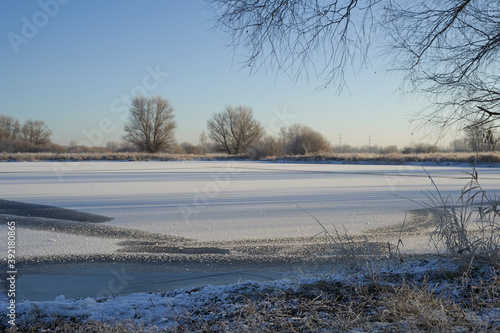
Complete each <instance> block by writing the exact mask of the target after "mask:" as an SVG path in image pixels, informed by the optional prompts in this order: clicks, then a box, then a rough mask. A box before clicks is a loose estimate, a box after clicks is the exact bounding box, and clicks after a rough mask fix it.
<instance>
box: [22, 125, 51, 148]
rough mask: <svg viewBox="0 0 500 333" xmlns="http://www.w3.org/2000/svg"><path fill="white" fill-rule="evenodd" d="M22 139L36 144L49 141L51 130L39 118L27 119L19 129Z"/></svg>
mask: <svg viewBox="0 0 500 333" xmlns="http://www.w3.org/2000/svg"><path fill="white" fill-rule="evenodd" d="M21 132H22V138H23V140H24V141H27V142H31V143H33V144H34V145H36V146H41V145H45V144H48V143H50V136H51V135H52V131H51V130H50V129H49V128H48V127H47V125H46V124H45V123H44V122H43V121H40V120H33V119H28V120H26V122H25V123H24V124H23V127H22V129H21Z"/></svg>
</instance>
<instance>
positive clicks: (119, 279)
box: [96, 268, 135, 298]
mask: <svg viewBox="0 0 500 333" xmlns="http://www.w3.org/2000/svg"><path fill="white" fill-rule="evenodd" d="M111 275H112V276H113V277H112V278H111V279H110V280H109V282H108V285H107V288H103V289H101V290H99V291H98V292H97V295H96V296H97V298H107V297H113V296H116V295H118V294H120V293H122V292H123V291H124V290H125V288H127V286H128V285H129V284H130V281H133V280H135V276H133V275H128V274H126V272H125V268H122V269H121V271H117V270H114V269H113V270H111Z"/></svg>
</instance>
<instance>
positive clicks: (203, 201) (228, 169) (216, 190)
mask: <svg viewBox="0 0 500 333" xmlns="http://www.w3.org/2000/svg"><path fill="white" fill-rule="evenodd" d="M239 172H240V170H239V168H238V165H237V164H236V163H227V164H226V166H225V168H224V169H223V171H220V172H213V173H210V178H211V179H212V181H210V182H207V183H205V185H204V186H203V188H201V189H200V188H199V187H198V186H196V187H195V188H194V189H193V201H192V204H191V205H187V206H181V207H180V208H179V209H180V211H181V214H182V217H183V218H184V221H189V219H190V218H191V217H192V216H193V215H197V214H199V213H201V212H202V211H203V209H205V208H207V207H208V206H209V205H210V202H211V200H213V199H215V198H216V197H218V196H219V195H220V192H221V191H222V190H223V189H226V188H227V187H228V186H229V183H230V182H231V176H234V175H235V174H238V173H239Z"/></svg>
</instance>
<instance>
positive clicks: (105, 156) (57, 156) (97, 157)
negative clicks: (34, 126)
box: [0, 153, 245, 161]
mask: <svg viewBox="0 0 500 333" xmlns="http://www.w3.org/2000/svg"><path fill="white" fill-rule="evenodd" d="M243 158H245V156H241V155H237V156H229V155H226V154H206V155H188V154H167V153H160V154H149V153H1V154H0V161H191V160H230V159H231V160H233V159H234V160H237V159H243Z"/></svg>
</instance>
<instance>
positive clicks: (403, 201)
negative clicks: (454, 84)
mask: <svg viewBox="0 0 500 333" xmlns="http://www.w3.org/2000/svg"><path fill="white" fill-rule="evenodd" d="M426 170H427V171H428V172H429V173H430V174H431V175H432V176H433V177H434V180H435V182H436V183H437V184H438V186H439V188H440V190H441V191H442V192H443V193H444V194H448V193H453V194H454V195H455V197H458V195H459V191H460V188H461V187H463V185H465V183H466V181H467V175H465V174H464V172H468V171H470V168H469V167H464V166H451V167H450V166H428V167H426ZM479 174H480V180H481V179H483V183H482V184H483V186H484V187H486V188H492V189H498V188H499V185H500V176H498V174H497V169H496V168H480V169H479ZM0 184H1V186H0V198H3V199H8V200H15V201H21V202H26V203H34V204H44V205H50V206H57V207H61V208H68V209H74V210H78V211H83V212H88V213H96V214H102V215H105V216H109V217H112V218H113V219H114V220H113V221H111V222H106V223H105V225H113V226H120V227H126V228H132V229H138V230H144V231H148V232H154V233H162V234H168V235H175V236H182V237H187V238H193V239H197V240H201V241H210V240H235V239H249V238H280V237H295V236H313V235H315V234H317V233H319V232H321V231H322V229H321V227H320V226H319V225H318V223H317V222H316V221H315V220H314V219H313V218H312V217H311V216H309V215H308V213H309V214H311V215H313V216H315V217H316V218H317V219H318V220H319V221H321V223H323V224H324V226H325V227H327V228H328V229H331V228H333V227H334V226H335V227H336V228H338V229H343V227H344V226H345V227H346V228H347V229H348V230H349V232H350V233H352V234H355V233H359V232H361V231H362V230H366V229H370V228H376V227H381V226H387V225H393V224H396V223H400V222H402V220H403V219H404V217H405V214H406V212H407V211H408V210H412V209H418V208H421V207H420V206H419V204H418V203H416V202H414V201H412V200H415V201H417V202H425V201H426V200H427V199H426V196H425V194H424V193H423V191H426V190H431V191H433V189H432V187H431V185H430V181H429V179H428V178H427V176H426V174H425V173H424V171H423V170H422V168H421V167H420V166H418V165H391V166H387V165H343V164H291V163H268V162H249V161H230V162H213V161H211V162H199V161H180V162H159V161H147V162H112V161H111V162H110V161H108V162H10V163H0ZM0 228H4V226H1V227H0ZM1 230H3V229H1ZM1 230H0V231H1ZM35 235H36V241H33V242H31V240H34V239H35ZM65 237H70V236H69V235H62V234H61V235H59V237H54V235H51V234H50V233H40V232H33V231H27V230H20V231H19V239H20V242H21V243H20V245H19V249H18V253H19V255H21V256H31V255H41V254H44V253H58V251H59V252H61V253H62V254H64V253H66V252H67V251H71V253H75V252H79V251H81V253H88V252H89V251H91V248H92V247H93V246H94V245H96V244H94V243H95V239H90V240H89V239H88V238H86V237H83V238H81V237H80V238H75V239H73V240H71V242H72V243H73V244H75V243H78V244H79V245H81V246H73V248H72V249H71V250H68V248H67V246H65V244H68V241H67V240H65ZM72 237H73V236H72ZM24 239H26V241H24ZM5 241H6V240H5V239H3V238H2V239H0V253H1V254H2V256H3V257H5V253H6V250H5V248H6V247H5ZM107 246H109V247H108V248H106V247H107ZM114 249H115V242H113V241H110V242H106V244H102V243H101V244H99V246H97V245H96V247H95V251H96V252H112V251H113V250H114Z"/></svg>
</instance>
